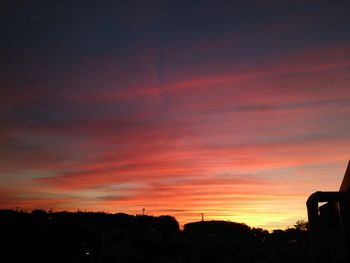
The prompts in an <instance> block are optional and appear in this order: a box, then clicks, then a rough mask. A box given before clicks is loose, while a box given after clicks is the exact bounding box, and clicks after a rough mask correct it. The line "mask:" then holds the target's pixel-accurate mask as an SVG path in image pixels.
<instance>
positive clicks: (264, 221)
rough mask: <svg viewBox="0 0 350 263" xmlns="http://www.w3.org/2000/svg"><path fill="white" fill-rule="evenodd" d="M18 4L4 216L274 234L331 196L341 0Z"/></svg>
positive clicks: (344, 65)
mask: <svg viewBox="0 0 350 263" xmlns="http://www.w3.org/2000/svg"><path fill="white" fill-rule="evenodd" d="M15 2H16V3H15ZM15 2H13V3H10V1H7V3H6V4H5V7H4V10H6V12H5V13H4V16H2V20H4V21H5V22H6V23H4V25H5V26H4V27H5V31H4V37H5V39H6V40H5V41H4V42H3V43H1V44H0V45H1V47H2V50H3V51H4V52H3V54H1V56H0V58H1V59H2V61H4V62H5V63H4V66H2V71H1V73H0V74H1V78H0V86H1V94H0V124H1V128H0V157H1V158H0V197H1V198H0V199H1V203H0V205H1V208H15V207H22V208H23V209H34V208H42V209H51V208H52V209H56V210H73V211H74V210H76V209H81V210H85V209H86V210H93V211H100V210H104V211H109V212H119V211H120V212H127V213H140V212H141V211H142V209H143V208H145V209H146V213H149V214H154V215H160V214H170V215H174V216H176V217H177V218H178V219H179V220H180V222H181V224H184V223H186V222H189V221H192V220H198V219H200V217H201V213H204V214H205V218H207V219H227V220H234V221H241V222H245V223H248V224H251V225H253V226H262V227H266V228H269V229H271V228H275V227H286V226H288V225H292V224H293V223H294V222H295V221H296V220H298V219H303V218H304V219H305V217H306V210H305V201H306V199H307V197H308V196H309V195H310V194H311V193H312V192H313V191H316V190H337V189H338V188H339V186H340V182H341V179H342V176H343V173H344V169H345V166H346V163H347V160H348V159H349V151H348V150H349V145H350V122H349V121H348V119H349V114H350V89H349V84H350V49H349V43H350V38H349V34H348V28H349V26H350V25H349V21H348V19H347V12H345V10H346V9H349V5H348V4H346V3H338V4H330V3H328V2H327V1H321V2H320V3H319V5H318V6H317V7H315V4H314V3H313V4H312V5H311V3H304V1H297V2H294V1H293V2H289V3H288V1H287V2H284V3H283V4H282V3H277V2H276V3H274V2H273V1H272V2H270V4H269V5H265V4H264V5H262V4H260V3H254V4H245V3H241V4H238V3H236V4H229V3H217V4H215V5H213V6H212V5H207V4H204V3H203V4H198V5H192V4H188V3H187V2H186V3H181V1H180V2H179V3H178V4H167V3H163V1H162V4H159V5H158V4H157V5H148V4H147V5H145V4H142V5H140V6H139V7H138V8H136V7H134V6H129V5H121V4H116V3H113V2H112V1H111V2H110V3H108V4H106V6H98V7H97V5H96V6H95V4H93V3H90V2H88V3H85V2H84V3H82V4H79V3H76V4H71V3H68V2H67V3H66V2H65V1H63V2H62V3H55V4H54V6H51V5H46V4H43V5H41V6H40V8H39V4H38V3H37V4H34V5H33V6H32V5H28V4H26V3H25V2H21V1H15ZM37 8H38V9H37ZM292 9H293V10H294V11H295V12H292V11H291V10H292ZM57 10H60V11H57ZM1 12H3V11H1Z"/></svg>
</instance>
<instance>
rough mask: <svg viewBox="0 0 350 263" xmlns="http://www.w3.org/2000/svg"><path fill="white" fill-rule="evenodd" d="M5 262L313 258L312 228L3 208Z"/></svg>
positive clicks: (217, 262) (1, 225) (217, 261)
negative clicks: (310, 250)
mask: <svg viewBox="0 0 350 263" xmlns="http://www.w3.org/2000/svg"><path fill="white" fill-rule="evenodd" d="M0 231H1V235H0V240H1V241H0V252H1V255H0V262H3V263H6V262H77V263H78V262H89V263H90V262H91V263H93V262H94V263H95V262H96V263H110V262H159V263H161V262H164V263H167V262H169V263H175V262H183V263H187V262H191V263H192V262H213V263H220V262H235V263H241V262H247V263H255V262H261V263H268V262H269V263H274V262H276V263H277V262H278V263H283V262H287V263H288V262H293V263H294V262H301V263H303V262H309V259H308V257H309V256H308V247H307V244H308V237H307V231H306V230H305V229H303V228H300V227H298V226H297V227H295V228H293V229H287V230H286V231H282V230H275V231H273V232H272V233H268V232H267V231H264V230H262V229H256V228H250V227H248V226H247V225H245V224H238V223H233V222H226V221H204V222H194V223H190V224H187V225H185V226H184V230H183V231H180V230H179V225H178V222H177V221H176V220H175V218H173V217H170V216H160V217H153V216H143V215H138V216H131V215H127V214H121V213H119V214H105V213H82V212H77V213H67V212H58V213H47V212H45V211H42V210H35V211H33V212H32V213H21V212H16V211H12V210H2V211H0Z"/></svg>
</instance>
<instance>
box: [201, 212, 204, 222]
mask: <svg viewBox="0 0 350 263" xmlns="http://www.w3.org/2000/svg"><path fill="white" fill-rule="evenodd" d="M201 215H202V222H203V221H204V213H201Z"/></svg>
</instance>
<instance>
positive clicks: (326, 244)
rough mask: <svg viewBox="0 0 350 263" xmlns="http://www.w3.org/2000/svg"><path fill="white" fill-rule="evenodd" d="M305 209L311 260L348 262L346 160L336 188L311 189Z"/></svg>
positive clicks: (349, 193) (348, 180) (349, 176)
mask: <svg viewBox="0 0 350 263" xmlns="http://www.w3.org/2000/svg"><path fill="white" fill-rule="evenodd" d="M324 202H325V204H323V205H321V206H319V203H324ZM307 209H308V217H309V226H310V249H311V259H312V263H348V262H350V162H349V164H348V167H347V170H346V172H345V175H344V179H343V182H342V184H341V186H340V190H339V192H315V193H313V194H312V195H311V196H310V197H309V199H308V200H307Z"/></svg>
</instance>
